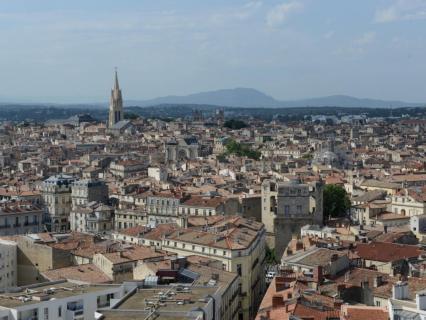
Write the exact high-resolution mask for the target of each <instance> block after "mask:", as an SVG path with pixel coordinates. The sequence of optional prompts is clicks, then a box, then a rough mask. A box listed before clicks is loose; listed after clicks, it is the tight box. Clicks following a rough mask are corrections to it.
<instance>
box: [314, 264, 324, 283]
mask: <svg viewBox="0 0 426 320" xmlns="http://www.w3.org/2000/svg"><path fill="white" fill-rule="evenodd" d="M313 279H314V281H315V282H316V283H318V284H321V283H322V281H323V280H324V277H323V274H322V266H315V268H314V274H313Z"/></svg>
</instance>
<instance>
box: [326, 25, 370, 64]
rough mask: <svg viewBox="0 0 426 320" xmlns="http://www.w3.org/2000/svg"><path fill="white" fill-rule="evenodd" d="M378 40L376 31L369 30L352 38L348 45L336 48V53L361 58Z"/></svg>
mask: <svg viewBox="0 0 426 320" xmlns="http://www.w3.org/2000/svg"><path fill="white" fill-rule="evenodd" d="M375 40H376V33H375V32H372V31H369V32H366V33H364V34H362V35H361V36H359V37H358V38H355V39H352V40H351V42H350V43H348V44H347V45H346V46H343V47H340V48H338V49H336V50H334V52H333V53H334V54H335V55H339V56H345V57H347V58H359V57H361V56H362V55H364V54H365V53H366V52H367V51H368V47H369V46H370V45H371V44H373V43H374V41H375Z"/></svg>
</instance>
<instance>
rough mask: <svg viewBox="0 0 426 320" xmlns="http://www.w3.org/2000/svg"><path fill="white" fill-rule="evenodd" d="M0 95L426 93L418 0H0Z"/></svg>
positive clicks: (425, 34) (45, 98) (80, 98)
mask: <svg viewBox="0 0 426 320" xmlns="http://www.w3.org/2000/svg"><path fill="white" fill-rule="evenodd" d="M0 44H1V45H0V70H1V72H0V101H15V102H28V101H32V102H95V101H99V102H103V101H107V100H108V98H109V94H110V89H111V87H112V84H113V72H114V67H117V68H118V72H119V78H120V84H121V87H122V89H123V96H124V99H150V98H155V97H159V96H166V95H185V94H190V93H195V92H200V91H209V90H216V89H224V88H235V87H247V88H255V89H258V90H260V91H262V92H265V93H266V94H268V95H271V96H273V97H275V98H277V99H281V100H292V99H299V98H310V97H319V96H327V95H334V94H348V95H352V96H356V97H361V98H366V97H368V98H380V99H400V100H405V101H408V102H425V101H426V62H425V60H426V0H356V1H349V0H289V1H282V0H263V1H262V0H214V1H213V0H149V1H146V0H119V1H117V0H90V1H89V0H72V1H70V0H13V1H10V0H0Z"/></svg>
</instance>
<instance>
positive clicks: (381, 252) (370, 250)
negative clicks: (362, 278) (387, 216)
mask: <svg viewBox="0 0 426 320" xmlns="http://www.w3.org/2000/svg"><path fill="white" fill-rule="evenodd" d="M355 252H356V253H357V254H358V256H359V257H360V258H361V259H365V260H372V261H381V262H392V261H397V260H402V259H407V258H412V257H417V256H419V255H420V254H421V253H423V251H422V250H420V249H419V248H418V247H417V246H410V245H403V244H396V243H389V242H372V243H358V244H357V246H356V249H355Z"/></svg>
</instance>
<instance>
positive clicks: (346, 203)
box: [324, 184, 351, 219]
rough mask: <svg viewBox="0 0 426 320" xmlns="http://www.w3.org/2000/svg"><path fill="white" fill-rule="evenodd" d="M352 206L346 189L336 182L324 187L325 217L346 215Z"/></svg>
mask: <svg viewBox="0 0 426 320" xmlns="http://www.w3.org/2000/svg"><path fill="white" fill-rule="evenodd" d="M350 207H351V201H350V200H349V197H348V195H347V193H346V190H345V189H344V188H342V187H341V186H338V185H335V184H328V185H326V186H325V188H324V219H328V218H330V217H332V218H337V217H344V216H346V213H347V211H348V210H349V208H350Z"/></svg>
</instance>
